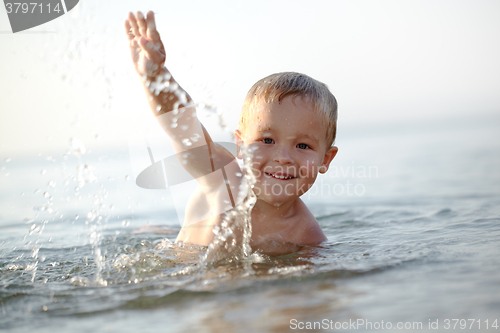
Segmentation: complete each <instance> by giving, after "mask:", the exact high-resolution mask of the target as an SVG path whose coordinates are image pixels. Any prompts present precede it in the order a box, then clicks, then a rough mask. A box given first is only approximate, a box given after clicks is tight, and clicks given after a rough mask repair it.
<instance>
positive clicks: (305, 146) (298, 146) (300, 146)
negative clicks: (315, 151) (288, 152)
mask: <svg viewBox="0 0 500 333" xmlns="http://www.w3.org/2000/svg"><path fill="white" fill-rule="evenodd" d="M297 148H299V149H307V148H309V146H308V145H306V144H305V143H299V144H298V145H297Z"/></svg>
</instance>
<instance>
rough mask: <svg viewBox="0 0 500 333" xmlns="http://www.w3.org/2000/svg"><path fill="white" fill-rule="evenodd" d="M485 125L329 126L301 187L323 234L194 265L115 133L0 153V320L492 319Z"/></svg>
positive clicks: (158, 325) (491, 158) (41, 324)
mask: <svg viewBox="0 0 500 333" xmlns="http://www.w3.org/2000/svg"><path fill="white" fill-rule="evenodd" d="M417 128H418V129H417ZM499 129H500V123H499V121H498V118H497V117H493V116H489V118H484V119H468V120H467V121H465V120H464V121H456V120H445V121H441V122H437V121H429V122H427V123H426V124H425V126H415V124H412V126H409V125H405V124H399V125H398V126H391V125H386V127H385V128H384V127H375V128H370V129H366V128H356V127H351V128H350V129H342V127H340V130H339V137H338V142H337V145H338V146H339V154H338V156H337V157H336V159H335V160H334V162H333V163H332V166H331V168H330V170H329V172H328V173H327V174H325V175H323V176H320V177H319V178H318V180H317V182H316V185H315V187H313V188H312V189H311V190H310V191H309V192H308V193H306V194H305V195H304V196H303V198H304V200H305V201H306V203H307V205H308V206H309V207H310V209H311V211H312V212H313V214H314V215H315V216H316V217H317V219H318V221H319V223H320V225H321V227H322V229H323V230H324V232H325V234H326V236H327V238H328V240H327V241H326V242H325V243H323V244H322V245H321V246H320V247H317V248H314V247H313V248H304V249H302V250H301V251H299V252H296V253H292V254H289V255H284V256H280V257H267V256H264V255H259V256H256V257H252V258H251V259H249V258H246V259H245V258H243V259H241V260H230V261H225V262H219V263H217V262H216V263H213V264H209V265H200V262H201V261H200V256H202V255H203V253H204V251H205V249H204V248H199V247H189V246H183V247H179V246H175V245H173V244H172V243H173V242H174V240H175V237H176V235H177V233H178V232H179V230H180V225H179V221H178V218H177V215H176V210H175V207H174V204H173V203H172V200H171V199H172V198H171V195H170V194H169V193H168V191H166V190H165V191H161V190H160V191H154V190H145V189H141V188H139V187H138V186H136V184H135V182H134V179H133V177H132V176H131V175H132V171H131V166H130V164H131V162H130V156H129V154H128V150H127V148H126V147H122V149H118V150H114V151H101V152H83V151H82V150H81V149H82V147H83V146H84V143H82V144H81V145H80V143H79V142H78V141H72V145H71V146H70V147H69V148H70V149H69V152H68V153H66V154H65V153H61V154H60V155H54V156H46V155H40V156H36V157H26V158H20V157H17V158H16V157H9V156H2V157H1V160H0V168H1V169H0V170H1V171H0V184H1V186H0V198H1V200H0V231H1V232H0V329H2V330H7V331H12V332H27V331H28V332H29V331H32V332H53V331H72V332H88V331H111V332H114V331H117V332H118V331H120V332H185V331H199V332H213V331H235V332H265V331H269V332H282V331H289V330H291V329H293V328H295V329H296V330H297V329H299V328H300V327H308V326H307V325H319V324H321V325H323V326H321V327H322V328H328V329H334V330H335V329H336V330H337V331H352V330H353V326H346V325H348V324H349V325H352V324H353V322H355V323H356V325H358V326H355V327H356V331H373V330H375V329H376V328H377V327H378V328H379V329H378V330H380V331H384V330H389V329H388V326H387V325H388V323H390V324H391V327H392V329H393V330H394V331H431V330H432V329H431V328H434V327H435V325H436V324H437V325H438V326H439V329H440V330H444V329H445V328H446V326H445V325H446V323H448V324H450V325H451V328H452V327H453V323H455V328H456V330H460V328H461V327H460V325H461V324H463V322H460V321H456V322H453V321H452V320H453V319H459V320H460V319H463V320H469V321H467V322H466V323H467V329H468V330H470V331H488V332H489V331H491V330H495V329H494V328H492V325H494V323H495V321H496V323H497V324H498V320H500V315H499V313H500V311H499V310H500V301H499V300H498V295H499V294H500V279H499V276H500V274H499V273H500V248H499V246H498V243H499V239H500V224H499V222H500V207H499V203H500V189H499V185H500V154H499V151H500V149H499V148H500V144H499V142H500V140H498V135H499V134H498V133H499ZM471 320H472V321H471ZM315 323H316V324H315ZM318 323H319V324H318ZM399 323H401V324H399ZM398 324H399V325H403V326H399V327H400V329H399V330H398V329H396V325H398ZM335 325H337V326H335ZM370 325H371V326H370ZM381 325H385V326H383V327H384V328H385V329H381ZM486 325H489V329H486V327H487V326H486ZM469 326H471V327H472V328H469ZM309 327H311V326H309ZM316 327H317V326H316ZM401 327H403V328H401Z"/></svg>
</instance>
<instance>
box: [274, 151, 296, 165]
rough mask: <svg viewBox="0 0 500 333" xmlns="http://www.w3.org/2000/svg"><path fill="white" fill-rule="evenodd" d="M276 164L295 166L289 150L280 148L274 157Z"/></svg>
mask: <svg viewBox="0 0 500 333" xmlns="http://www.w3.org/2000/svg"><path fill="white" fill-rule="evenodd" d="M273 160H274V162H278V163H280V164H293V158H292V156H290V153H289V151H288V149H286V148H279V149H278V150H277V151H276V154H275V155H274V159H273Z"/></svg>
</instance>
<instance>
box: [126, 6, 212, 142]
mask: <svg viewBox="0 0 500 333" xmlns="http://www.w3.org/2000/svg"><path fill="white" fill-rule="evenodd" d="M125 30H126V33H127V36H128V39H129V43H130V45H129V46H130V53H131V56H132V62H133V64H134V67H135V70H136V72H137V73H138V74H139V75H140V76H141V79H142V82H143V84H144V89H145V92H146V96H147V99H148V102H149V105H150V107H151V110H152V111H153V113H154V115H155V116H156V117H157V120H158V122H159V123H160V125H161V126H162V127H163V129H164V130H165V131H166V132H167V134H168V135H169V136H170V138H171V139H172V141H173V142H174V146H175V148H176V151H177V150H180V151H182V150H185V149H184V148H182V146H184V147H186V145H184V144H182V142H183V140H184V139H189V138H193V137H196V135H195V134H198V136H200V135H203V130H202V128H201V124H199V121H198V119H197V118H196V114H195V110H194V107H193V108H190V106H192V104H193V101H192V99H191V97H190V96H189V95H188V93H187V92H186V91H185V90H184V89H182V88H181V87H180V86H179V84H178V83H177V82H176V81H175V80H174V78H173V77H172V75H171V74H170V72H169V71H168V69H167V68H166V67H165V48H164V46H163V43H162V41H161V39H160V34H159V33H158V31H157V30H156V23H155V18H154V13H153V12H152V11H149V12H148V13H147V17H144V15H143V14H142V13H141V12H137V13H136V14H133V13H129V14H128V18H127V20H125ZM179 110H182V111H184V112H180V111H179ZM172 111H173V112H172ZM164 115H165V116H164ZM196 125H198V126H196ZM184 142H186V141H185V140H184ZM193 143H194V142H193ZM204 144H205V142H201V143H199V144H194V145H190V146H189V147H190V148H193V147H196V146H198V145H204ZM178 146H179V147H178ZM178 148H179V149H178Z"/></svg>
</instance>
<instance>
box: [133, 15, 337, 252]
mask: <svg viewBox="0 0 500 333" xmlns="http://www.w3.org/2000/svg"><path fill="white" fill-rule="evenodd" d="M125 29H126V32H127V34H128V38H129V41H130V49H131V54H132V60H133V63H134V66H135V69H136V71H137V72H138V73H139V75H141V76H142V78H143V81H144V84H145V91H146V95H147V96H148V100H149V104H150V106H151V109H152V110H153V113H155V115H156V118H157V120H158V122H159V124H160V126H162V128H163V129H164V130H165V132H166V133H167V134H168V135H169V137H170V138H171V139H172V142H173V145H174V148H175V150H176V152H177V153H178V155H179V156H182V161H181V163H182V164H183V166H184V168H185V169H186V171H187V172H188V173H189V174H190V175H191V176H192V177H193V178H195V179H196V180H197V182H198V189H197V191H196V192H195V193H193V195H192V197H191V199H190V202H189V204H188V206H187V208H186V215H185V221H184V225H183V227H182V229H181V232H180V233H179V236H178V237H177V240H176V242H177V241H183V242H186V243H191V244H197V245H205V246H207V245H210V243H211V242H212V240H213V237H214V233H213V229H214V228H217V227H218V226H220V224H221V222H222V218H223V214H224V212H225V211H228V210H230V209H231V208H233V207H235V206H236V205H238V204H241V202H238V201H237V195H236V193H237V191H238V189H239V188H240V185H241V184H242V183H244V182H245V180H244V179H243V178H242V177H241V174H242V171H241V170H240V168H239V166H238V163H237V162H236V160H235V159H234V156H233V155H232V154H231V153H230V152H229V151H227V150H226V149H224V148H223V147H221V146H218V145H215V144H214V143H213V141H212V139H211V138H210V136H209V135H208V133H207V132H206V130H205V128H204V127H203V125H202V124H201V123H200V122H199V120H198V119H197V117H196V112H195V108H194V107H193V103H192V100H191V98H190V97H189V95H188V94H187V93H186V92H185V91H184V90H183V89H182V88H180V87H179V86H178V84H177V83H176V82H175V81H174V79H173V78H172V76H171V75H170V73H169V72H168V70H167V69H166V68H165V67H164V61H165V49H164V47H163V44H162V42H161V39H160V35H159V34H158V32H157V30H156V25H155V20H154V14H153V13H152V12H148V13H147V17H144V15H143V14H142V13H140V12H137V13H136V14H135V15H134V14H132V13H129V15H128V19H127V20H126V21H125ZM336 120H337V103H336V100H335V97H334V96H333V95H332V94H331V93H330V91H329V90H328V88H327V87H326V86H325V85H324V84H322V83H320V82H318V81H316V80H314V79H312V78H309V77H308V76H305V75H302V74H298V73H279V74H274V75H271V76H269V77H267V78H264V79H262V80H260V81H259V82H257V83H256V84H255V85H254V86H253V87H252V88H251V89H250V91H249V93H248V95H247V97H246V99H245V102H244V105H243V110H242V113H241V117H240V124H239V129H238V130H236V131H235V136H236V143H237V146H238V147H239V148H244V147H246V148H247V149H249V150H250V151H251V153H252V157H251V169H252V172H253V174H254V175H255V178H256V182H255V184H254V187H253V192H254V193H255V194H256V197H257V200H256V203H255V205H254V207H253V209H252V212H251V223H252V236H251V240H250V246H251V247H252V249H253V250H258V251H261V252H263V253H266V254H284V253H290V252H294V251H297V250H298V249H300V247H301V246H303V245H319V244H320V243H321V242H323V241H325V240H326V237H325V235H324V234H323V231H322V230H321V228H320V226H319V224H318V222H317V221H316V219H315V218H314V216H313V215H312V213H311V212H310V211H309V210H308V209H307V207H306V206H305V204H304V202H303V201H302V200H301V199H300V196H301V195H302V194H304V193H305V192H306V191H307V190H308V189H309V188H310V187H311V186H312V185H313V184H314V181H315V179H316V177H317V174H318V172H320V173H325V172H326V171H327V170H328V167H329V165H330V162H331V161H332V159H333V158H334V157H335V155H336V154H337V147H334V146H332V144H333V142H334V140H335V133H336ZM245 151H248V150H245ZM193 152H196V153H193ZM238 158H242V156H241V149H239V153H238ZM216 166H217V167H216ZM219 169H221V170H222V173H221V172H218V173H217V172H215V171H216V170H219Z"/></svg>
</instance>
